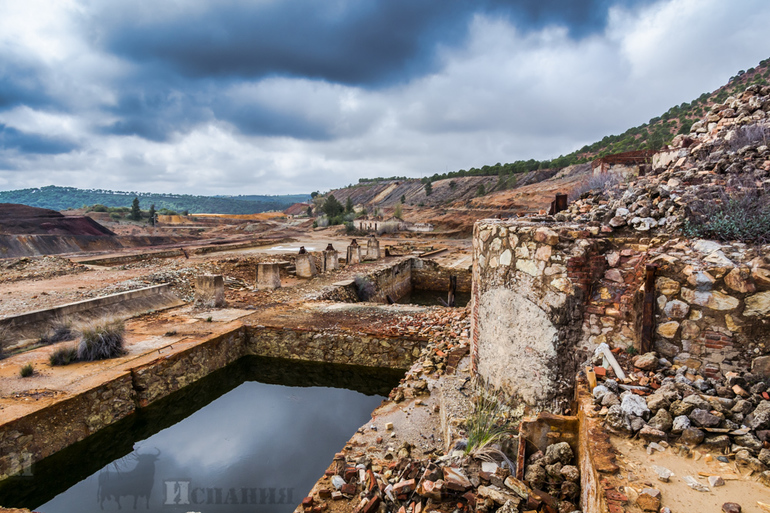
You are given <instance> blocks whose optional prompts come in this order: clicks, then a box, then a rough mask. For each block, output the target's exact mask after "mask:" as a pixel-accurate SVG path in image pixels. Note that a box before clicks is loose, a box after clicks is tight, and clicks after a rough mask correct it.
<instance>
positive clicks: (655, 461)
mask: <svg viewBox="0 0 770 513" xmlns="http://www.w3.org/2000/svg"><path fill="white" fill-rule="evenodd" d="M612 443H613V445H614V446H615V447H616V448H617V449H618V451H619V452H620V456H619V457H618V461H617V463H618V465H619V466H620V467H621V469H622V471H621V472H622V474H623V475H624V476H625V477H626V478H627V480H628V485H627V486H629V487H631V488H633V489H635V490H637V491H641V490H642V489H644V488H650V487H651V488H657V489H658V490H660V492H661V497H662V501H661V504H662V505H663V506H667V507H669V508H671V511H672V512H674V513H685V512H687V513H690V512H692V513H710V512H719V511H721V507H722V504H724V503H725V502H736V503H738V504H740V505H741V507H742V510H743V511H744V512H745V513H767V510H764V509H762V508H761V507H760V506H759V505H758V504H757V501H761V502H764V503H770V488H767V487H766V486H764V485H762V484H761V483H758V482H756V481H754V480H752V478H751V476H749V475H747V472H748V471H746V470H743V471H739V469H738V468H737V466H736V465H735V463H734V462H733V461H730V462H729V463H722V462H720V461H718V460H717V459H716V456H717V455H716V454H714V455H711V457H710V458H707V457H706V453H700V452H698V450H697V448H696V449H695V450H694V451H693V455H694V456H691V457H689V458H685V457H683V456H679V455H678V454H677V452H678V450H677V448H673V447H669V448H667V449H666V450H664V451H663V452H659V451H653V454H650V455H648V454H647V451H646V449H645V448H644V446H643V445H642V444H641V442H640V441H638V440H628V439H623V438H617V437H613V438H612ZM696 458H697V459H696ZM653 465H657V466H660V467H664V468H667V469H669V470H671V471H672V472H673V473H674V476H673V477H671V478H670V480H669V482H668V483H664V482H662V481H660V480H659V479H658V476H657V474H656V473H655V471H654V470H653V468H652V466H653ZM685 476H692V477H694V478H696V479H697V480H698V482H699V483H701V484H703V485H705V486H709V483H708V476H721V477H722V479H724V481H725V485H724V486H718V487H713V488H712V487H709V488H710V490H711V491H709V492H699V491H696V490H694V489H692V488H690V487H689V486H688V485H687V483H686V482H685V481H684V477H685ZM626 495H629V494H628V493H626ZM630 498H631V497H630V496H629V499H630ZM626 511H634V512H636V511H641V510H640V509H639V508H638V507H635V506H629V507H628V508H627V510H626Z"/></svg>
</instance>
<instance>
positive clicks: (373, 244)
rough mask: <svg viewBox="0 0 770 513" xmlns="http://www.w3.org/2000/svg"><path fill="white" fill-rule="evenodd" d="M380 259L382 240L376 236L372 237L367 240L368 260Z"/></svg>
mask: <svg viewBox="0 0 770 513" xmlns="http://www.w3.org/2000/svg"><path fill="white" fill-rule="evenodd" d="M379 259H380V241H378V240H377V239H375V238H374V237H370V238H369V239H368V240H367V241H366V260H379Z"/></svg>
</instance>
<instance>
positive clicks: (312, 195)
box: [310, 191, 318, 199]
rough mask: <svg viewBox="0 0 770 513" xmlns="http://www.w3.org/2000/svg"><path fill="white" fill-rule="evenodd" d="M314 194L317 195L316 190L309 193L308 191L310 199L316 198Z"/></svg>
mask: <svg viewBox="0 0 770 513" xmlns="http://www.w3.org/2000/svg"><path fill="white" fill-rule="evenodd" d="M316 196H318V191H313V192H311V193H310V197H311V198H312V199H315V198H316Z"/></svg>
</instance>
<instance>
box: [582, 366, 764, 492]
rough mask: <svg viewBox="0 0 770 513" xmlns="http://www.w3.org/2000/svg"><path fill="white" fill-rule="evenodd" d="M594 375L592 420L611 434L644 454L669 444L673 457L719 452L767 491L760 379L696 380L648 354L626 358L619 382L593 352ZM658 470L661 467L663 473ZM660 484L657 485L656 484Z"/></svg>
mask: <svg viewBox="0 0 770 513" xmlns="http://www.w3.org/2000/svg"><path fill="white" fill-rule="evenodd" d="M597 354H598V356H596V357H595V359H594V362H593V363H594V364H596V367H594V373H595V375H596V376H602V375H604V376H605V379H603V380H602V381H600V382H599V384H597V385H596V386H595V387H594V388H593V391H592V394H593V400H594V404H595V406H596V409H598V410H599V411H598V415H600V416H602V417H604V423H605V426H606V427H607V428H608V429H610V430H611V431H614V432H615V433H618V434H622V435H627V436H631V435H634V436H638V437H639V438H640V439H642V440H644V442H645V443H647V444H649V445H648V452H650V451H652V450H656V449H658V450H663V448H664V447H668V446H669V444H677V445H678V450H679V452H680V454H683V455H685V456H689V455H691V453H693V452H694V451H693V450H694V448H695V447H698V449H699V451H716V452H719V453H723V455H722V456H719V458H724V461H725V462H727V461H734V462H735V464H736V465H737V466H738V467H739V468H743V469H745V470H746V471H753V472H754V473H755V474H757V476H758V479H759V481H761V482H762V483H764V484H765V485H767V486H770V470H768V469H769V468H770V393H768V388H769V387H768V382H767V380H763V379H761V378H760V377H759V376H757V375H754V374H751V373H749V372H744V373H741V374H739V373H736V372H727V373H725V376H724V377H723V378H721V379H716V378H710V377H704V376H701V375H700V374H698V373H697V371H695V370H693V369H691V368H689V367H688V366H687V361H686V357H684V358H675V359H674V362H673V363H672V362H670V361H668V360H667V359H666V358H659V357H658V355H657V354H656V353H647V354H644V355H639V356H636V357H634V358H633V359H632V360H631V362H632V365H633V370H632V371H631V372H629V373H628V374H627V376H626V377H625V379H623V380H619V379H612V378H608V377H606V376H608V375H613V371H612V370H611V366H608V367H610V368H609V369H606V368H605V367H604V366H602V362H603V360H605V359H606V355H604V354H601V352H597ZM664 470H665V469H664ZM661 480H664V479H663V478H661Z"/></svg>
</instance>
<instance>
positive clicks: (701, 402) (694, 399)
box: [682, 394, 711, 410]
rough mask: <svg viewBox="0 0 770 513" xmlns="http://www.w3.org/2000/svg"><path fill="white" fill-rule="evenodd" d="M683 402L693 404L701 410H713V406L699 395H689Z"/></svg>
mask: <svg viewBox="0 0 770 513" xmlns="http://www.w3.org/2000/svg"><path fill="white" fill-rule="evenodd" d="M682 401H684V402H685V403H687V404H692V405H694V406H695V407H696V408H700V409H701V410H709V409H711V404H710V403H709V402H708V401H707V400H705V399H704V398H702V397H701V396H700V395H698V394H692V395H688V396H687V397H685V398H684V399H682Z"/></svg>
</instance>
